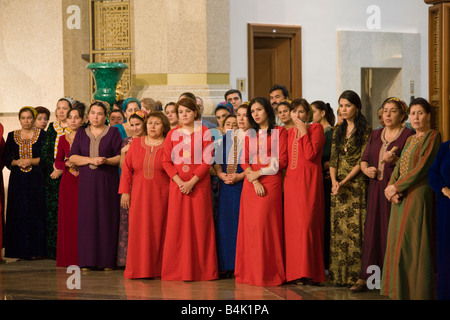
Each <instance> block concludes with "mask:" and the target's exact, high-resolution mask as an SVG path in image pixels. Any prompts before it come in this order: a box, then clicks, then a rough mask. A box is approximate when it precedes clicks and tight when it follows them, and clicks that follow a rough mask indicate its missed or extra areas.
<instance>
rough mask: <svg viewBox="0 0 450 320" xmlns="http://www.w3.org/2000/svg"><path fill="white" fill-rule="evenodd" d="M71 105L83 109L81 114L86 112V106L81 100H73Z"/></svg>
mask: <svg viewBox="0 0 450 320" xmlns="http://www.w3.org/2000/svg"><path fill="white" fill-rule="evenodd" d="M73 107H74V108H78V109H80V110H82V111H83V114H86V109H87V107H86V105H85V104H84V103H83V102H80V101H75V102H74V103H73Z"/></svg>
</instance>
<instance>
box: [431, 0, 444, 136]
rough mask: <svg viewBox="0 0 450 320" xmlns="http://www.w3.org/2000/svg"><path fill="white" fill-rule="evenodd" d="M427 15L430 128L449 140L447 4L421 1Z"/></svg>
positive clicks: (436, 0) (435, 0) (435, 1)
mask: <svg viewBox="0 0 450 320" xmlns="http://www.w3.org/2000/svg"><path fill="white" fill-rule="evenodd" d="M425 3H427V4H430V5H431V6H430V8H429V10H428V12H429V13H428V14H429V18H428V19H429V30H428V32H429V37H428V38H429V97H430V103H431V104H432V105H433V107H434V114H433V126H434V128H436V129H439V131H440V133H441V135H442V140H443V141H447V140H449V139H450V0H446V1H442V0H440V1H439V0H425Z"/></svg>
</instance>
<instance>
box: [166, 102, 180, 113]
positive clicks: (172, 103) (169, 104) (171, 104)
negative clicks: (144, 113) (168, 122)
mask: <svg viewBox="0 0 450 320" xmlns="http://www.w3.org/2000/svg"><path fill="white" fill-rule="evenodd" d="M168 106H174V107H176V106H177V104H176V103H175V102H169V103H168V104H166V105H165V107H164V112H166V110H167V107H168Z"/></svg>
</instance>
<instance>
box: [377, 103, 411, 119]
mask: <svg viewBox="0 0 450 320" xmlns="http://www.w3.org/2000/svg"><path fill="white" fill-rule="evenodd" d="M389 102H394V103H396V104H397V105H399V106H400V108H401V109H402V113H403V115H404V118H403V120H402V122H405V121H406V120H407V119H408V105H407V104H406V102H405V101H403V100H401V99H398V98H395V97H392V98H388V99H387V100H386V101H385V102H384V103H383V107H384V105H385V104H386V103H389Z"/></svg>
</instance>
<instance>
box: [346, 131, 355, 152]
mask: <svg viewBox="0 0 450 320" xmlns="http://www.w3.org/2000/svg"><path fill="white" fill-rule="evenodd" d="M355 129H356V128H353V130H352V131H350V134H347V137H346V138H347V142H346V143H345V145H344V152H345V153H347V146H348V143H349V142H350V137H351V136H352V134H353V132H354V131H355Z"/></svg>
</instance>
